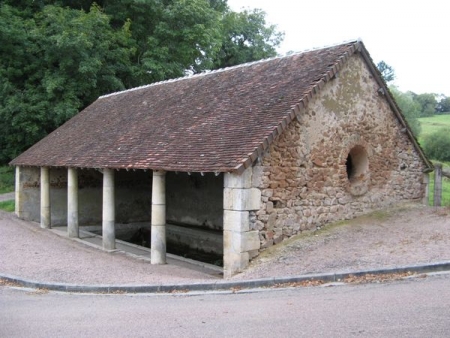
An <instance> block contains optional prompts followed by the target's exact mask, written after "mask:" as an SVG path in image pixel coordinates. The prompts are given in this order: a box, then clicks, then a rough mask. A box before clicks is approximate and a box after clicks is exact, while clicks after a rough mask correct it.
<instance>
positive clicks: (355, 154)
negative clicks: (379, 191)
mask: <svg viewBox="0 0 450 338" xmlns="http://www.w3.org/2000/svg"><path fill="white" fill-rule="evenodd" d="M345 167H346V170H347V178H348V181H349V191H350V193H351V194H352V195H356V196H358V195H363V194H365V193H366V192H367V190H368V187H369V180H370V177H369V176H370V175H369V157H368V155H367V151H366V149H365V148H364V147H363V146H359V145H358V146H355V147H353V148H352V149H351V150H350V152H349V153H348V155H347V160H346V162H345Z"/></svg>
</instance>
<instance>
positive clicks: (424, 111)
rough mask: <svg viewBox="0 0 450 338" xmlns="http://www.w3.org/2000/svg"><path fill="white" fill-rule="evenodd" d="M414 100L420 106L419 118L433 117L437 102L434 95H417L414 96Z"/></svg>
mask: <svg viewBox="0 0 450 338" xmlns="http://www.w3.org/2000/svg"><path fill="white" fill-rule="evenodd" d="M414 100H415V101H416V102H418V103H419V104H420V107H421V114H420V116H422V117H425V116H433V115H434V114H435V113H436V107H437V100H436V95H435V94H430V93H425V94H418V95H415V96H414Z"/></svg>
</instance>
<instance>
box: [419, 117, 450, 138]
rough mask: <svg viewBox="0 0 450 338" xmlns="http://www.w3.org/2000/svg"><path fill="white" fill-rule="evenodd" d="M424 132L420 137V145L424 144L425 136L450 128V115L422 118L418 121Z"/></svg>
mask: <svg viewBox="0 0 450 338" xmlns="http://www.w3.org/2000/svg"><path fill="white" fill-rule="evenodd" d="M418 120H419V122H420V126H421V127H422V130H421V132H420V135H419V143H421V144H422V142H421V141H422V140H423V137H424V136H425V135H429V134H432V133H434V132H436V131H438V130H439V129H441V128H450V114H443V115H434V116H431V117H421V118H419V119H418Z"/></svg>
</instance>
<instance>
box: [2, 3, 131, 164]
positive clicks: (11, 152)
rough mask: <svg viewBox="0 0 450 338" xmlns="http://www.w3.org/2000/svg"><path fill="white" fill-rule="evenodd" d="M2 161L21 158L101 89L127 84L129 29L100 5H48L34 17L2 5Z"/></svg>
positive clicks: (101, 92)
mask: <svg viewBox="0 0 450 338" xmlns="http://www.w3.org/2000/svg"><path fill="white" fill-rule="evenodd" d="M0 32H1V33H2V34H0V55H1V56H2V57H1V61H0V77H1V78H2V81H3V83H2V86H1V87H0V120H1V121H2V122H1V127H2V136H1V138H0V161H1V162H5V161H8V160H9V159H10V158H12V157H14V156H16V155H17V154H18V153H20V152H21V151H23V150H25V149H26V148H27V147H29V146H30V145H32V144H33V143H35V142H37V141H38V140H39V139H41V138H42V137H43V136H45V135H46V134H48V133H49V132H51V131H53V130H54V129H55V128H57V127H58V126H59V125H61V124H62V123H64V122H65V121H66V120H67V119H69V118H70V117H72V116H73V115H74V114H76V113H77V112H78V111H79V109H81V108H83V107H85V106H86V105H87V104H89V103H91V102H92V101H93V100H94V99H95V98H97V97H98V96H99V95H101V94H105V93H108V92H111V91H117V90H121V89H125V85H124V80H126V79H127V78H128V77H129V76H130V72H129V65H130V56H131V55H132V54H133V52H134V50H133V48H131V47H130V46H129V45H128V43H129V32H128V27H127V26H126V25H125V26H124V27H123V29H121V30H117V31H114V30H112V28H111V27H110V25H109V18H108V17H107V16H106V15H105V14H103V13H102V12H101V11H100V9H99V8H98V7H95V6H94V7H93V8H92V9H91V11H90V12H89V13H86V12H84V11H82V10H72V9H63V8H61V7H57V6H46V7H44V9H43V10H42V11H41V12H38V13H37V14H35V15H34V17H33V18H32V19H24V18H22V17H21V13H20V12H19V11H18V10H16V9H14V8H12V7H10V6H6V5H3V6H1V7H0Z"/></svg>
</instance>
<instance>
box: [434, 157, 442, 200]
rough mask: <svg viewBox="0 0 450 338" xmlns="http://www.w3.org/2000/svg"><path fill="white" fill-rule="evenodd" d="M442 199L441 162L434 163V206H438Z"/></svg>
mask: <svg viewBox="0 0 450 338" xmlns="http://www.w3.org/2000/svg"><path fill="white" fill-rule="evenodd" d="M441 200H442V164H440V163H436V164H435V165H434V204H433V205H434V206H435V207H440V206H441Z"/></svg>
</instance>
